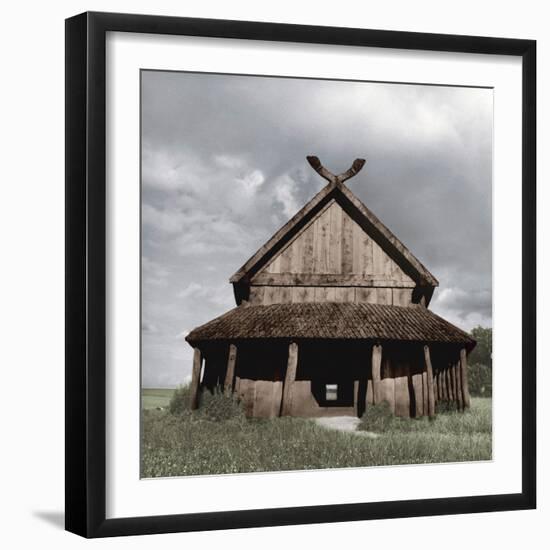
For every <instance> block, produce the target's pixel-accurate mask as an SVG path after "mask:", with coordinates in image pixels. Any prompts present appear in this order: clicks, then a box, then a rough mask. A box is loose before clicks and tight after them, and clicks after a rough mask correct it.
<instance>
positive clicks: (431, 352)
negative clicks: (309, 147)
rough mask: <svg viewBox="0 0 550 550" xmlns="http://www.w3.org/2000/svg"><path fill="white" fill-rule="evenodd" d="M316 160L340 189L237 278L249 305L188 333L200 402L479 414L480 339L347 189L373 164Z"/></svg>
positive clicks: (314, 411)
mask: <svg viewBox="0 0 550 550" xmlns="http://www.w3.org/2000/svg"><path fill="white" fill-rule="evenodd" d="M308 161H309V163H310V164H311V166H312V167H313V168H314V169H315V170H316V171H317V172H318V173H319V174H320V175H321V176H322V177H323V178H325V179H326V180H328V184H327V185H326V186H325V187H324V188H323V189H322V190H321V191H320V192H319V193H317V195H316V196H315V197H313V199H311V200H310V201H309V202H308V203H307V204H306V205H305V206H304V207H303V208H302V209H301V210H300V211H299V212H298V213H297V214H296V215H295V216H294V217H293V218H292V219H290V220H289V221H288V223H287V224H286V225H284V226H283V227H282V228H281V229H280V230H279V231H278V232H277V233H276V234H275V235H274V236H273V237H272V238H271V239H270V240H269V241H268V242H267V243H266V244H265V245H264V246H262V247H261V248H260V249H259V250H258V251H257V252H256V253H255V254H254V255H253V256H252V257H251V258H250V259H249V260H248V261H247V262H246V263H245V264H244V266H243V267H242V268H241V269H239V270H238V271H237V272H236V273H235V274H234V275H233V276H232V277H231V279H230V282H231V283H232V284H233V290H234V294H235V300H236V302H237V307H235V308H234V309H232V310H230V311H228V312H227V313H225V314H224V315H221V316H220V317H218V318H216V319H214V320H212V321H210V322H208V323H206V324H204V325H202V326H200V327H197V328H195V329H194V330H193V331H191V332H190V334H189V335H188V336H187V341H188V342H189V344H190V345H191V346H193V347H194V361H193V374H192V381H191V386H192V407H194V408H196V407H198V406H199V402H200V393H201V391H202V390H203V389H204V388H207V389H210V390H213V389H214V388H216V386H221V387H223V388H224V391H226V392H235V393H236V394H237V396H238V397H239V398H240V399H241V400H242V402H243V403H244V406H245V410H246V412H247V414H248V415H249V416H256V417H274V416H278V415H292V416H306V417H307V416H328V415H334V416H336V415H357V416H361V415H362V414H363V413H364V411H365V409H366V407H368V406H369V405H371V404H374V403H380V402H382V401H386V402H388V403H389V405H390V407H391V410H392V411H393V412H394V414H395V415H397V416H405V417H408V416H410V417H419V416H425V415H429V416H433V415H434V414H435V405H436V403H437V402H438V401H447V402H451V403H452V404H453V405H455V406H456V407H457V408H458V409H459V410H463V409H464V408H466V407H468V406H469V404H470V395H469V392H468V377H467V365H466V357H467V354H468V353H469V351H470V350H471V349H472V348H473V347H474V346H475V341H474V340H473V339H472V338H471V337H470V336H469V335H468V334H467V333H465V332H463V331H462V330H460V329H459V328H457V327H455V326H453V325H452V324H451V323H449V322H447V321H446V320H444V319H442V318H441V317H439V316H438V315H435V314H434V313H432V312H431V311H430V310H429V309H428V306H429V304H430V300H431V297H432V294H433V292H434V289H435V287H436V286H437V285H438V282H437V280H436V279H435V277H434V276H433V275H432V274H431V273H430V272H429V271H428V270H427V269H426V268H425V267H424V266H423V265H422V264H421V263H420V261H419V260H418V259H417V258H415V257H414V256H413V255H412V254H411V252H410V251H409V250H408V249H407V248H406V247H405V245H403V243H402V242H401V241H399V239H397V237H396V236H395V235H394V234H393V233H392V232H391V231H390V230H389V229H388V228H387V227H386V226H385V225H384V224H383V223H382V222H381V221H380V220H379V219H378V218H377V217H376V216H375V215H374V214H373V213H372V212H371V211H370V210H369V209H368V208H367V207H366V206H365V205H364V204H363V203H362V202H361V201H360V200H359V199H358V198H357V197H356V196H355V195H354V194H353V193H352V192H351V191H350V190H349V189H348V187H346V185H344V181H345V180H347V179H349V178H350V177H352V176H354V175H355V174H356V173H357V172H359V170H361V168H362V167H363V164H364V162H365V161H364V160H362V159H357V160H356V161H355V162H354V163H353V166H352V167H351V168H350V169H349V170H348V171H347V172H345V173H343V174H340V175H338V176H335V175H333V174H332V173H331V172H329V171H328V170H327V169H326V168H325V167H323V166H322V165H321V163H320V161H319V159H318V158H317V157H308ZM203 365H204V366H203ZM201 371H202V372H201Z"/></svg>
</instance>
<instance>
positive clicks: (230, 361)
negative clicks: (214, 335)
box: [224, 344, 237, 393]
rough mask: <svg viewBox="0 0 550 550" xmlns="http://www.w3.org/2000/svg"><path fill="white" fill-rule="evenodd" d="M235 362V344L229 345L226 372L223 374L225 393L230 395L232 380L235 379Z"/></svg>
mask: <svg viewBox="0 0 550 550" xmlns="http://www.w3.org/2000/svg"><path fill="white" fill-rule="evenodd" d="M236 362H237V346H235V344H230V345H229V356H228V358H227V370H226V373H225V384H224V386H225V392H226V393H231V392H232V391H233V380H234V378H235V363H236Z"/></svg>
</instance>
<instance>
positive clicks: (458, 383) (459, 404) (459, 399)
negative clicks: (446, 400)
mask: <svg viewBox="0 0 550 550" xmlns="http://www.w3.org/2000/svg"><path fill="white" fill-rule="evenodd" d="M454 370H455V381H456V382H455V388H456V406H457V409H458V410H459V411H462V410H463V409H464V401H463V400H462V380H461V378H460V360H459V361H457V362H456V363H455V364H454Z"/></svg>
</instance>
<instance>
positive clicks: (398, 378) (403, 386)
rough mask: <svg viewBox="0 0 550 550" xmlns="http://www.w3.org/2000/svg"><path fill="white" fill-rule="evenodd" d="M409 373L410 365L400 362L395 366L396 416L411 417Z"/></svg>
mask: <svg viewBox="0 0 550 550" xmlns="http://www.w3.org/2000/svg"><path fill="white" fill-rule="evenodd" d="M409 372H410V369H409V365H408V363H403V362H399V363H397V364H395V365H393V374H394V381H395V382H394V388H395V390H394V391H395V397H394V401H395V415H396V416H403V417H408V416H410V404H411V394H410V391H409Z"/></svg>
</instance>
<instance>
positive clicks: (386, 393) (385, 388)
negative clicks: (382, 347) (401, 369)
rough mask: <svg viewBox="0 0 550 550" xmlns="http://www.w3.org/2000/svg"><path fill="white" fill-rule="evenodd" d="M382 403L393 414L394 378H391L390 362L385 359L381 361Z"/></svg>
mask: <svg viewBox="0 0 550 550" xmlns="http://www.w3.org/2000/svg"><path fill="white" fill-rule="evenodd" d="M382 401H386V402H387V403H388V405H389V406H390V410H391V412H392V413H394V414H395V378H394V377H393V373H392V368H391V362H390V360H389V359H387V358H383V359H382V369H381V380H380V402H382Z"/></svg>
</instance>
